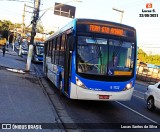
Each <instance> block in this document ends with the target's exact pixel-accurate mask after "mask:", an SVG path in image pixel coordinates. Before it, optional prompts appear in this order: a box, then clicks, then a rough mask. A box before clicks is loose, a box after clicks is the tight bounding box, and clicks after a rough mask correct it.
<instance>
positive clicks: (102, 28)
mask: <svg viewBox="0 0 160 132" xmlns="http://www.w3.org/2000/svg"><path fill="white" fill-rule="evenodd" d="M89 31H90V32H97V33H105V34H112V35H118V36H124V30H123V29H119V28H114V27H107V26H101V25H93V24H91V25H89Z"/></svg>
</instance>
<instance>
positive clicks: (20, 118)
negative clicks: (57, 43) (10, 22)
mask: <svg viewBox="0 0 160 132" xmlns="http://www.w3.org/2000/svg"><path fill="white" fill-rule="evenodd" d="M25 65H26V62H25V60H24V59H23V58H21V57H20V56H18V55H17V53H15V52H14V51H12V49H11V48H9V51H6V54H5V57H3V56H2V50H1V49H0V91H1V92H0V100H1V101H0V123H57V120H58V116H57V113H56V111H55V109H54V107H53V106H52V105H51V102H50V100H49V99H48V98H47V96H46V94H45V93H44V90H43V88H42V87H41V85H40V83H39V81H38V79H37V78H36V77H35V76H34V72H35V71H34V68H33V67H32V65H31V72H30V73H25V74H21V73H15V72H12V71H9V70H7V68H10V69H17V70H25ZM58 121H59V120H58ZM0 128H1V126H0ZM0 131H2V130H0ZM13 131H17V130H13ZM21 131H22V130H21ZM27 131H36V130H27ZM38 131H40V132H41V131H44V132H50V131H60V129H53V130H50V129H43V130H38ZM62 131H63V130H62ZM5 132H6V131H5Z"/></svg>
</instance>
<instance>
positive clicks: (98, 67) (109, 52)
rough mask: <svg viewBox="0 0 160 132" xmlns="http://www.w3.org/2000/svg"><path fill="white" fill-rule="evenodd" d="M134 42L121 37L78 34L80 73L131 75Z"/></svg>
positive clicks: (78, 64)
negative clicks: (112, 37) (110, 37)
mask: <svg viewBox="0 0 160 132" xmlns="http://www.w3.org/2000/svg"><path fill="white" fill-rule="evenodd" d="M134 46H135V44H134V42H129V41H122V40H120V39H109V38H99V37H94V38H93V37H88V36H78V42H77V71H78V73H85V74H96V75H107V76H119V75H120V76H126V75H127V76H131V75H132V72H133V62H134Z"/></svg>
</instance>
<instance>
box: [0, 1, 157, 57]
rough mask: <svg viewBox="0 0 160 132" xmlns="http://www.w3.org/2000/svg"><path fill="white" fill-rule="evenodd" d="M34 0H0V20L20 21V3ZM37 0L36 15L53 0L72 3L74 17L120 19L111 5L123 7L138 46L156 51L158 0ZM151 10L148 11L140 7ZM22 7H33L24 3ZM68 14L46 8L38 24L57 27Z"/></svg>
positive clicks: (29, 18) (50, 4) (42, 11)
mask: <svg viewBox="0 0 160 132" xmlns="http://www.w3.org/2000/svg"><path fill="white" fill-rule="evenodd" d="M17 1H27V2H17ZM33 1H34V0H15V1H11V0H9V1H8V0H0V20H10V21H11V22H13V23H17V22H18V23H22V13H23V8H24V3H26V4H27V5H29V6H33V3H31V2H33ZM75 1H76V0H41V5H40V10H41V11H40V16H41V15H42V14H43V13H44V11H45V9H47V8H49V7H53V9H54V5H55V2H58V3H63V4H68V5H71V6H75V7H76V14H75V17H76V18H92V19H100V20H107V21H113V22H117V23H119V22H120V18H121V13H120V12H117V11H115V10H113V8H116V9H119V10H123V11H124V13H123V19H122V23H123V24H126V25H129V26H132V27H134V28H135V29H136V30H137V43H138V46H139V47H140V48H142V49H143V50H144V51H145V52H147V53H149V54H159V55H160V33H159V32H160V0H81V1H82V2H75ZM148 3H149V4H150V3H151V4H152V8H146V5H147V4H148ZM153 9H154V10H155V12H152V13H148V12H142V10H153ZM26 11H30V12H32V11H33V9H32V8H29V7H26ZM140 14H154V15H158V17H140ZM31 17H32V14H31V13H27V12H26V13H25V25H26V26H27V25H29V24H30V21H31ZM71 20H72V19H71V18H66V17H62V16H57V15H54V11H53V10H47V12H46V13H45V14H44V16H43V17H42V18H41V21H40V22H41V24H42V25H43V27H44V29H45V31H46V32H48V31H51V30H57V29H58V28H61V27H62V26H64V25H65V24H67V23H68V22H69V21H71Z"/></svg>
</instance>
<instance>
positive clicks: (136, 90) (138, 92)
mask: <svg viewBox="0 0 160 132" xmlns="http://www.w3.org/2000/svg"><path fill="white" fill-rule="evenodd" d="M134 92H138V93H140V94H144V93H143V92H140V91H138V90H134Z"/></svg>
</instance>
